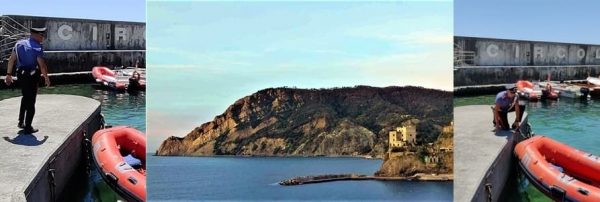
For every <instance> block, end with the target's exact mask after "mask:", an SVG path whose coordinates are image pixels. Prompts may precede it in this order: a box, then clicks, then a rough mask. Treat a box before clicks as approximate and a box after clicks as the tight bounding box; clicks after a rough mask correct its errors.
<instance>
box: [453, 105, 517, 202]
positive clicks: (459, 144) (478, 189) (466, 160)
mask: <svg viewBox="0 0 600 202" xmlns="http://www.w3.org/2000/svg"><path fill="white" fill-rule="evenodd" d="M490 106H491V105H471V106H463V107H456V108H454V124H455V127H454V128H455V131H454V175H455V177H456V178H455V180H454V201H459V202H465V201H487V199H488V197H489V196H490V195H491V198H492V201H497V200H498V197H499V195H500V193H501V192H502V189H503V188H504V184H505V183H506V180H507V178H508V175H509V173H510V168H511V163H512V160H511V159H512V153H513V152H512V151H513V148H514V143H513V135H512V134H513V131H500V132H498V133H496V132H494V127H493V125H492V118H493V117H492V110H491V108H490ZM526 117H527V113H525V114H524V115H523V123H526V122H527V118H526ZM514 119H515V113H509V114H508V121H509V125H510V124H512V122H513V121H514ZM523 123H522V124H523ZM489 193H491V194H489Z"/></svg>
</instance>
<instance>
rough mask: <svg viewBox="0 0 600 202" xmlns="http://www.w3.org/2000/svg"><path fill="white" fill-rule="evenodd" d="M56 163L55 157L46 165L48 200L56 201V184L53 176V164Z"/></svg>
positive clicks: (54, 171) (54, 170)
mask: <svg viewBox="0 0 600 202" xmlns="http://www.w3.org/2000/svg"><path fill="white" fill-rule="evenodd" d="M55 161H56V156H54V157H52V160H50V162H49V163H48V186H49V188H50V200H51V201H53V202H54V201H56V190H55V189H56V182H55V181H54V175H55V173H56V169H55V168H54V162H55Z"/></svg>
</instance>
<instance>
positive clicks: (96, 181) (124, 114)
mask: <svg viewBox="0 0 600 202" xmlns="http://www.w3.org/2000/svg"><path fill="white" fill-rule="evenodd" d="M39 94H69V95H79V96H84V97H89V98H93V99H95V100H98V101H99V102H100V103H101V108H102V114H103V115H104V119H105V121H106V124H107V125H113V126H116V125H128V126H132V127H134V128H136V129H138V130H140V131H142V132H144V131H145V130H146V122H145V120H146V113H145V107H146V101H145V92H140V93H139V94H137V95H132V94H128V93H116V92H113V91H110V90H106V89H103V88H101V87H100V86H97V85H95V84H72V85H56V86H51V87H43V88H40V90H39ZM18 96H21V92H20V90H19V89H14V90H13V89H3V90H0V100H3V99H6V98H11V97H18ZM65 107H66V109H65V110H68V108H69V107H76V106H65ZM15 110H18V109H15ZM16 118H17V117H15V119H16ZM34 123H35V121H34ZM34 126H35V125H34ZM80 163H81V164H80V169H79V171H80V172H78V173H75V176H74V177H72V178H71V179H72V180H71V182H70V183H69V187H67V189H66V190H67V191H68V194H64V197H66V198H63V199H62V200H61V201H117V200H120V199H121V198H120V197H119V196H118V195H117V194H116V193H115V192H114V191H113V190H112V189H111V188H110V187H109V186H108V185H107V184H106V183H105V182H104V181H103V179H102V178H101V176H100V175H99V173H98V171H97V169H96V167H95V166H94V164H93V163H89V165H91V167H90V170H89V172H87V167H88V166H86V165H88V164H87V163H88V162H80Z"/></svg>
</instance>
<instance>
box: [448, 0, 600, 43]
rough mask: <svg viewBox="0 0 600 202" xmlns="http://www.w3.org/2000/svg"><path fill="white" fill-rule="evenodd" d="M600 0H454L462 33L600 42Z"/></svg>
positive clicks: (457, 26) (457, 25) (456, 28)
mask: <svg viewBox="0 0 600 202" xmlns="http://www.w3.org/2000/svg"><path fill="white" fill-rule="evenodd" d="M599 9H600V1H592V0H585V1H559V0H529V1H522V0H508V1H481V0H456V1H454V33H455V34H456V35H459V36H479V37H491V38H507V39H523V40H536V41H554V42H573V43H586V44H600V37H599V36H600V26H599V25H600V23H598V17H599V16H600V15H599V12H598V11H599Z"/></svg>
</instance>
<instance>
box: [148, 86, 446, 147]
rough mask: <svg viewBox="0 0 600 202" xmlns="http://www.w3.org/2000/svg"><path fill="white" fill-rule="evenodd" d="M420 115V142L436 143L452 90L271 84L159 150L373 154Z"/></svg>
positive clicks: (418, 130) (238, 101) (169, 141)
mask: <svg viewBox="0 0 600 202" xmlns="http://www.w3.org/2000/svg"><path fill="white" fill-rule="evenodd" d="M409 118H416V119H419V120H420V122H419V125H418V127H417V132H418V133H419V136H418V141H421V142H433V141H435V140H436V139H437V136H438V135H439V134H440V126H441V125H448V123H450V121H451V120H452V92H447V91H440V90H434V89H426V88H421V87H410V86H409V87H385V88H377V87H369V86H356V87H347V88H333V89H295V88H268V89H264V90H260V91H258V92H256V93H254V94H252V95H249V96H246V97H244V98H241V99H239V100H237V101H236V102H235V103H233V104H232V105H231V106H229V108H227V110H225V112H224V113H223V114H221V115H218V116H216V117H215V118H214V120H212V121H210V122H207V123H204V124H202V125H201V126H199V127H197V128H195V129H194V130H192V131H191V132H190V133H189V134H187V135H186V136H185V137H183V138H179V137H170V138H168V139H166V140H165V141H164V142H163V143H162V144H161V146H160V148H159V149H158V150H157V151H156V155H193V156H194V155H264V156H284V155H300V156H314V155H371V156H378V157H382V156H383V154H384V153H385V151H387V142H388V141H387V138H388V132H389V131H390V130H392V129H393V128H394V127H396V126H398V125H400V124H401V123H402V122H403V121H405V120H407V119H409Z"/></svg>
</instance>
